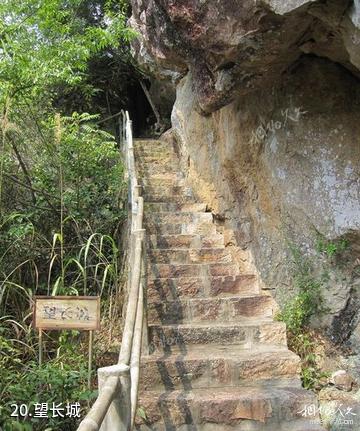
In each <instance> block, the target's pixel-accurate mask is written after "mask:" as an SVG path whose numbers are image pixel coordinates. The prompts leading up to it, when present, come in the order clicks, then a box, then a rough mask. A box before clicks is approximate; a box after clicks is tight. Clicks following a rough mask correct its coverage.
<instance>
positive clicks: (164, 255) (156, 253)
mask: <svg viewBox="0 0 360 431" xmlns="http://www.w3.org/2000/svg"><path fill="white" fill-rule="evenodd" d="M147 259H148V260H149V261H150V262H154V263H155V262H156V263H171V264H178V263H207V262H209V263H215V262H217V263H226V262H231V261H232V256H231V254H230V252H229V249H226V248H224V247H222V248H189V249H183V250H177V249H149V250H148V252H147Z"/></svg>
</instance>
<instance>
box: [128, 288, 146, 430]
mask: <svg viewBox="0 0 360 431" xmlns="http://www.w3.org/2000/svg"><path fill="white" fill-rule="evenodd" d="M143 289H144V286H143V282H141V284H140V289H139V299H138V303H137V312H136V323H135V328H134V336H133V343H132V349H131V362H130V376H131V393H130V402H131V422H130V429H132V428H133V426H134V421H135V415H136V407H137V398H138V387H139V370H140V357H141V344H142V332H143V331H142V329H143V316H144V295H143Z"/></svg>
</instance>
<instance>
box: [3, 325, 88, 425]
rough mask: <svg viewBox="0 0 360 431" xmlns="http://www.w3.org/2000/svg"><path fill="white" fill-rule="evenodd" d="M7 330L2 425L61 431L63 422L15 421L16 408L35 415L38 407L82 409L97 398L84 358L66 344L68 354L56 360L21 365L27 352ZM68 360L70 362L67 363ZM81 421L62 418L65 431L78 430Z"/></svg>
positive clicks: (55, 419)
mask: <svg viewBox="0 0 360 431" xmlns="http://www.w3.org/2000/svg"><path fill="white" fill-rule="evenodd" d="M6 335H7V334H6V330H5V327H4V326H2V327H1V326H0V352H1V355H0V396H1V405H0V424H1V425H2V426H3V430H4V431H5V430H9V431H10V430H11V431H13V430H22V431H26V430H34V431H35V430H36V431H43V430H44V431H45V430H49V431H50V430H57V429H59V418H53V417H51V413H50V411H49V417H48V418H34V417H27V418H15V417H11V413H12V412H13V411H14V406H11V405H12V404H16V405H20V404H25V405H26V406H27V407H28V408H29V411H32V412H33V411H34V405H35V404H36V403H39V404H40V403H48V407H49V409H50V408H51V406H52V403H56V404H59V403H62V404H63V406H62V407H65V405H66V403H76V402H79V403H80V404H81V405H82V407H83V408H84V407H85V406H86V402H87V401H89V400H91V399H93V398H94V397H95V396H96V393H95V392H94V391H89V390H88V389H87V369H86V361H84V357H83V356H82V355H80V354H79V353H76V352H75V347H74V348H71V347H70V346H71V345H70V344H68V343H67V344H66V347H64V346H65V345H64V344H63V347H64V351H63V352H62V353H61V355H58V357H57V358H56V359H54V360H51V361H49V362H46V363H45V364H44V365H43V366H42V367H39V366H38V364H37V363H36V362H34V361H33V360H31V361H28V362H27V363H26V364H25V365H23V366H21V367H20V366H19V365H21V359H20V358H21V357H22V356H23V349H22V346H21V345H20V344H18V345H16V344H14V343H13V342H12V341H11V340H9V339H8V338H7V337H6ZM65 358H66V361H65V360H64V359H65ZM77 421H78V419H76V418H72V417H65V418H61V427H62V428H61V429H64V430H65V429H69V430H70V429H74V428H76V425H77Z"/></svg>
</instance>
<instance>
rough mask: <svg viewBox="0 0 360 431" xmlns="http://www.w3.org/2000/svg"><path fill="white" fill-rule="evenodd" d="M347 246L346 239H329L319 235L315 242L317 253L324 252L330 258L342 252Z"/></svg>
mask: <svg viewBox="0 0 360 431" xmlns="http://www.w3.org/2000/svg"><path fill="white" fill-rule="evenodd" d="M348 247H349V241H348V240H346V239H341V240H338V241H329V240H326V239H324V238H323V237H319V238H318V240H317V242H316V250H317V251H318V252H319V253H325V254H326V255H327V256H328V257H330V258H331V257H333V256H335V255H337V254H340V253H342V252H344V251H345V250H346V249H347V248H348Z"/></svg>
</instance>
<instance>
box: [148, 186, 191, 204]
mask: <svg viewBox="0 0 360 431" xmlns="http://www.w3.org/2000/svg"><path fill="white" fill-rule="evenodd" d="M142 196H143V197H144V201H145V202H146V201H151V202H164V201H165V202H169V203H177V204H190V203H192V204H195V203H197V202H196V199H195V197H194V196H193V195H192V194H185V192H184V193H181V192H179V193H176V190H174V193H173V190H170V189H166V188H164V190H155V189H154V190H149V188H145V189H144V191H143V193H142Z"/></svg>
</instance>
